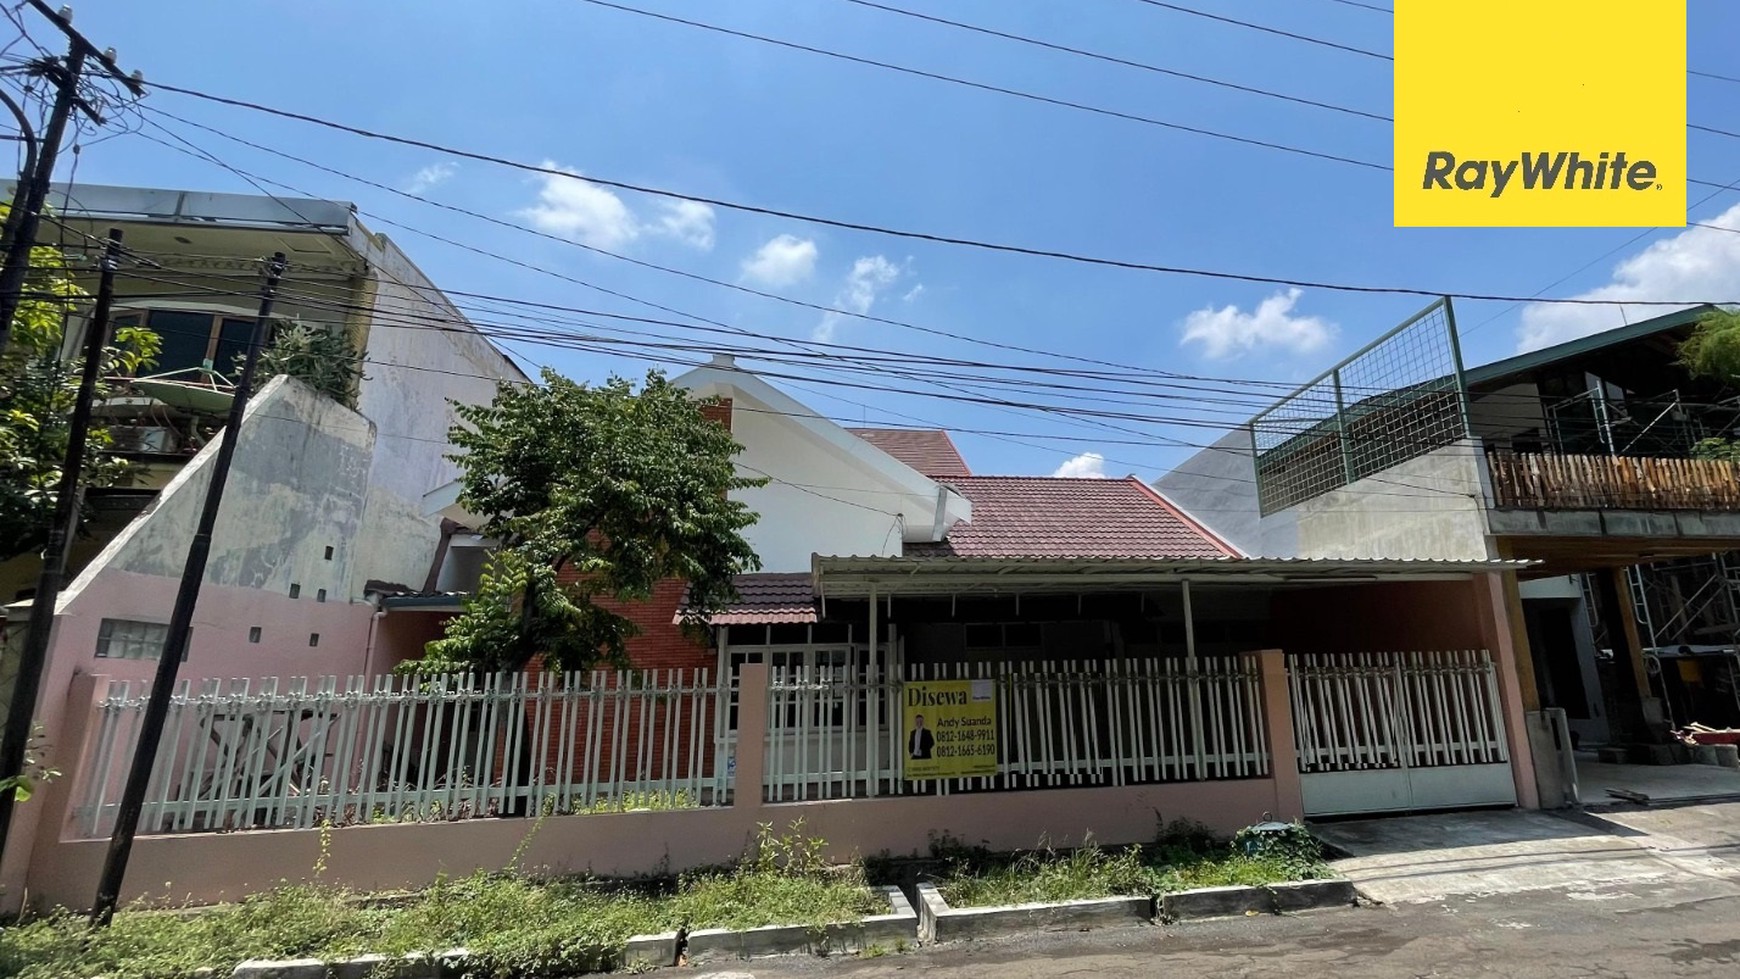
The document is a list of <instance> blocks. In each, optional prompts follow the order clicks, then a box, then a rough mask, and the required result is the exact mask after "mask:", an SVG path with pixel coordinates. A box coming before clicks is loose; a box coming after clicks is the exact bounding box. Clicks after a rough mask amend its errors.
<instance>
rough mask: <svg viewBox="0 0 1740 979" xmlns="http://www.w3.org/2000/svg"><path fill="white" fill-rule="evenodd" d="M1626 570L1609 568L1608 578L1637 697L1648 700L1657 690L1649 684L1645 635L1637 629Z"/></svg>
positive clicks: (1635, 610) (1634, 608) (1635, 611)
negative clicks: (1644, 647)
mask: <svg viewBox="0 0 1740 979" xmlns="http://www.w3.org/2000/svg"><path fill="white" fill-rule="evenodd" d="M1625 572H1626V569H1625V568H1608V569H1607V572H1606V573H1607V580H1608V581H1609V582H1610V583H1611V585H1612V587H1613V597H1614V602H1613V611H1614V615H1615V616H1617V617H1618V619H1619V628H1620V630H1621V631H1622V633H1623V635H1624V636H1625V653H1626V657H1625V658H1626V662H1627V664H1628V665H1629V666H1630V668H1631V679H1632V682H1633V683H1634V684H1636V687H1637V698H1638V699H1639V700H1641V701H1644V702H1648V701H1649V700H1650V698H1652V697H1654V696H1655V692H1654V691H1652V690H1651V689H1650V686H1649V664H1648V663H1646V662H1644V659H1643V636H1642V634H1641V633H1640V632H1638V629H1637V609H1636V607H1634V606H1633V605H1632V604H1631V582H1630V581H1627V580H1626V575H1625Z"/></svg>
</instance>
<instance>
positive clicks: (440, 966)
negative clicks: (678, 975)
mask: <svg viewBox="0 0 1740 979" xmlns="http://www.w3.org/2000/svg"><path fill="white" fill-rule="evenodd" d="M469 956H470V953H469V952H467V951H466V950H465V949H462V948H456V949H450V950H448V951H446V952H442V953H441V954H440V955H434V956H430V955H421V954H412V955H407V956H404V957H403V958H401V959H399V960H398V961H397V962H396V963H394V960H393V959H391V958H390V957H388V956H385V955H361V956H358V957H356V958H354V959H344V960H342V961H338V962H322V961H320V960H319V959H287V960H283V961H277V962H274V961H270V960H266V959H251V960H249V961H247V962H243V963H242V964H241V965H238V966H236V968H235V971H234V972H231V973H230V979H383V977H390V979H456V977H458V976H461V975H463V974H464V973H465V967H466V960H467V958H468V957H469ZM673 958H674V956H673Z"/></svg>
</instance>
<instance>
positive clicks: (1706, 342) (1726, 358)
mask: <svg viewBox="0 0 1740 979" xmlns="http://www.w3.org/2000/svg"><path fill="white" fill-rule="evenodd" d="M1680 363H1681V364H1683V365H1685V368H1686V369H1687V370H1689V371H1691V372H1692V373H1693V374H1696V375H1698V376H1700V377H1708V378H1713V379H1715V380H1718V381H1722V382H1724V383H1727V384H1740V311H1736V310H1731V309H1717V310H1712V311H1711V312H1708V313H1705V314H1704V315H1703V316H1702V317H1701V318H1700V319H1699V320H1698V325H1697V328H1696V329H1694V330H1693V331H1692V335H1691V336H1689V337H1687V338H1686V341H1685V342H1684V343H1682V344H1680Z"/></svg>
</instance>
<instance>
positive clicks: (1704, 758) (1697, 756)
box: [1692, 744, 1716, 765]
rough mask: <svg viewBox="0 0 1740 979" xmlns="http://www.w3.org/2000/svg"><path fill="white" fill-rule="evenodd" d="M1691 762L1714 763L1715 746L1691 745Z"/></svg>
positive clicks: (1700, 763)
mask: <svg viewBox="0 0 1740 979" xmlns="http://www.w3.org/2000/svg"><path fill="white" fill-rule="evenodd" d="M1692 762H1693V763H1694V764H1698V765H1714V764H1716V746H1715V745H1712V744H1700V745H1693V746H1692Z"/></svg>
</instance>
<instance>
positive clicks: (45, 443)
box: [0, 208, 159, 560]
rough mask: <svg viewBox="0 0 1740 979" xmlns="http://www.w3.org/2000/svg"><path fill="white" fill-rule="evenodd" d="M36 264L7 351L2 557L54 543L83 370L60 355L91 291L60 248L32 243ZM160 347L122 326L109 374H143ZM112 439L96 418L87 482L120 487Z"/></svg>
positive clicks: (105, 388) (144, 333)
mask: <svg viewBox="0 0 1740 979" xmlns="http://www.w3.org/2000/svg"><path fill="white" fill-rule="evenodd" d="M3 212H4V208H0V213H3ZM30 261H31V273H30V276H29V278H28V279H27V280H26V284H25V287H24V288H25V292H26V294H27V296H29V297H31V298H27V299H26V300H25V301H24V302H22V303H20V304H19V307H18V311H17V313H16V314H15V316H14V319H13V323H12V338H11V342H10V343H9V344H8V345H7V347H6V350H5V351H4V352H0V560H6V559H8V558H12V557H16V556H18V555H20V554H28V553H30V552H31V551H36V550H40V549H41V548H42V547H43V546H44V545H45V544H46V543H47V542H48V536H49V528H50V525H51V524H52V522H53V520H54V508H55V488H56V487H57V486H58V485H59V483H60V475H61V463H62V461H63V460H64V459H65V458H66V448H67V439H68V437H69V435H70V431H69V429H70V418H71V415H72V411H73V406H74V404H75V403H76V401H77V398H78V389H79V375H80V372H81V359H80V358H79V357H76V356H74V357H70V358H67V359H66V360H62V359H61V356H60V354H61V348H62V345H63V343H64V340H65V319H66V317H64V316H63V313H64V311H65V310H66V309H67V308H68V305H69V303H70V302H71V301H74V300H78V299H82V298H84V296H85V293H84V291H83V290H82V289H80V288H79V287H78V286H77V285H76V284H75V283H74V282H73V279H72V275H71V271H70V268H69V267H68V265H67V261H66V257H65V256H64V255H62V254H61V252H60V251H59V250H57V249H54V248H48V247H38V248H33V249H31V256H30ZM48 297H55V298H48ZM158 346H159V341H158V337H157V335H156V334H155V333H152V332H151V331H149V330H146V329H144V328H142V327H122V328H120V329H118V330H116V331H115V335H114V337H112V338H111V340H110V343H109V346H108V348H107V349H106V351H105V363H104V365H103V372H102V376H103V377H109V376H112V375H113V374H115V373H128V374H131V373H135V372H137V371H138V370H139V369H140V368H142V367H144V366H145V365H147V364H148V363H149V362H150V360H151V358H152V357H154V356H156V354H157V349H158ZM116 388H117V386H116V385H114V384H111V383H108V382H106V381H104V382H100V383H99V384H98V389H97V395H96V396H97V397H98V398H99V399H100V398H104V397H109V396H111V395H113V394H115V393H117V391H116ZM109 444H110V438H109V432H108V430H107V429H106V428H104V427H102V426H101V425H99V424H96V423H93V424H92V427H91V430H90V436H89V442H88V444H87V451H86V453H85V464H84V474H83V483H84V485H85V486H87V487H89V486H109V485H113V484H114V483H115V482H116V481H117V480H118V479H119V478H120V477H121V474H122V473H123V472H125V470H126V464H125V463H124V462H122V461H121V460H119V459H115V458H113V457H112V456H109V455H107V454H105V453H104V452H103V451H102V450H103V449H104V448H106V447H107V446H108V445H109Z"/></svg>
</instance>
